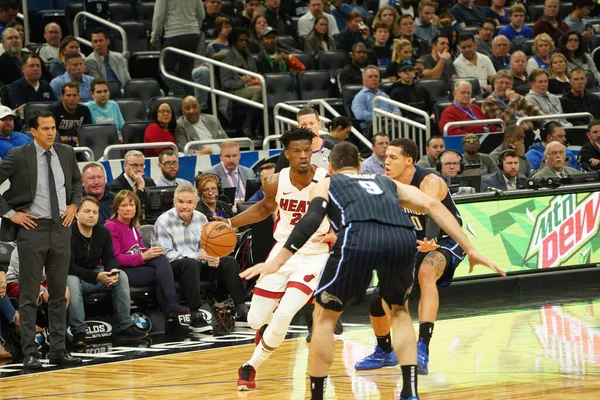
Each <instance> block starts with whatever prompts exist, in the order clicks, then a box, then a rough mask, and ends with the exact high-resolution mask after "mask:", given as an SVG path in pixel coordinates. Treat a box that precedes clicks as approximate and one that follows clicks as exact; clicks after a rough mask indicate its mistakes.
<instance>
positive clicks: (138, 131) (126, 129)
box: [121, 121, 150, 144]
mask: <svg viewBox="0 0 600 400" xmlns="http://www.w3.org/2000/svg"><path fill="white" fill-rule="evenodd" d="M149 123H150V122H148V121H145V122H128V123H126V124H125V125H123V128H122V130H121V133H122V134H123V143H126V144H127V143H144V133H145V132H146V128H147V127H148V124H149Z"/></svg>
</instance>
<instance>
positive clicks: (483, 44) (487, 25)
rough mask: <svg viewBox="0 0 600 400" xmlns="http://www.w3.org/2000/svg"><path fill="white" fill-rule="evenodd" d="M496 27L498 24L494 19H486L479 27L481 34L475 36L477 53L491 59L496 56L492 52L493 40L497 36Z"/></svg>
mask: <svg viewBox="0 0 600 400" xmlns="http://www.w3.org/2000/svg"><path fill="white" fill-rule="evenodd" d="M496 26H497V25H496V22H494V20H493V19H490V18H486V19H484V20H483V22H482V23H481V25H479V32H478V33H477V35H475V43H476V44H477V51H478V52H480V53H481V54H485V55H486V56H488V57H490V58H491V57H492V56H493V55H494V53H493V51H492V40H493V39H494V35H495V34H496ZM506 51H507V52H508V49H506Z"/></svg>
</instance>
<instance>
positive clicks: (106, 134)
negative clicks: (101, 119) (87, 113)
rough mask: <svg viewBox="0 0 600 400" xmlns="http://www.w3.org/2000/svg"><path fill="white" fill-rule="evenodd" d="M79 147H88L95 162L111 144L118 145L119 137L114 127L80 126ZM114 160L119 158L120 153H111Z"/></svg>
mask: <svg viewBox="0 0 600 400" xmlns="http://www.w3.org/2000/svg"><path fill="white" fill-rule="evenodd" d="M78 136H79V145H80V146H82V147H89V148H90V149H92V151H93V152H94V156H95V157H96V160H99V159H100V157H102V155H103V154H104V149H106V148H107V147H108V146H110V145H111V144H119V136H118V135H117V128H116V127H115V126H114V125H81V126H80V127H79V132H78ZM112 156H113V157H115V158H120V157H121V154H120V152H117V151H115V152H113V154H112Z"/></svg>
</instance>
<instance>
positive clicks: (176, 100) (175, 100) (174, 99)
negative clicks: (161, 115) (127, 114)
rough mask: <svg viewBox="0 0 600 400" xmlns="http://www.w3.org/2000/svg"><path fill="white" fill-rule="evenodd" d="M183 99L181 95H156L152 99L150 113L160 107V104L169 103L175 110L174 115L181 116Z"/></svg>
mask: <svg viewBox="0 0 600 400" xmlns="http://www.w3.org/2000/svg"><path fill="white" fill-rule="evenodd" d="M182 101H183V97H179V96H158V97H154V98H153V99H152V100H150V108H149V113H148V114H150V113H151V112H152V110H155V109H156V108H158V106H159V105H161V104H162V103H168V104H169V105H170V106H171V108H172V109H173V112H174V113H175V115H174V116H173V117H175V118H179V117H181V116H182V115H183V113H182V111H181V109H182V107H181V102H182Z"/></svg>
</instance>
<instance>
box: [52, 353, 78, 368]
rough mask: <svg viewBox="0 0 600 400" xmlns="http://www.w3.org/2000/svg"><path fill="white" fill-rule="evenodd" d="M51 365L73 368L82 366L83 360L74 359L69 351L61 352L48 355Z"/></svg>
mask: <svg viewBox="0 0 600 400" xmlns="http://www.w3.org/2000/svg"><path fill="white" fill-rule="evenodd" d="M48 360H49V361H50V364H56V365H64V366H73V365H79V364H81V362H82V361H81V358H78V357H73V356H72V355H71V354H70V353H69V352H68V351H66V350H61V351H58V352H56V353H50V354H49V355H48Z"/></svg>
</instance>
